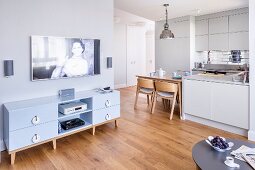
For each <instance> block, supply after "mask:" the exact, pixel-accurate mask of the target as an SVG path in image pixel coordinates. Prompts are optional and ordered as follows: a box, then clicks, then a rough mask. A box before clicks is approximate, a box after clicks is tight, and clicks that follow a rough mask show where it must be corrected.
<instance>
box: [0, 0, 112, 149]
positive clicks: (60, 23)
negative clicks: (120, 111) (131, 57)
mask: <svg viewBox="0 0 255 170" xmlns="http://www.w3.org/2000/svg"><path fill="white" fill-rule="evenodd" d="M0 21H1V24H0V25H1V29H0V37H1V38H0V62H1V63H3V60H4V59H13V60H14V72H15V75H14V76H13V77H11V78H4V77H3V69H0V82H1V84H0V106H1V109H0V139H2V138H3V122H2V120H3V109H2V104H3V103H5V102H9V101H16V100H22V99H28V98H36V97H42V96H48V95H56V94H57V92H58V90H60V89H65V88H75V89H76V91H81V90H88V89H92V88H96V87H104V86H112V87H113V82H114V81H113V70H112V69H109V70H108V69H106V57H107V56H113V52H112V50H113V43H112V37H113V0H104V1H102V0H72V1H70V0H54V1H53V0H37V1H34V0H22V1H16V0H8V1H6V0H0ZM31 35H44V36H60V37H83V38H98V39H101V73H102V74H101V75H99V76H94V77H82V78H72V79H62V80H51V81H37V82H32V81H31V78H30V77H31V72H30V69H31V68H30V36H31ZM2 66H3V65H2V64H1V68H2ZM1 149H3V148H1Z"/></svg>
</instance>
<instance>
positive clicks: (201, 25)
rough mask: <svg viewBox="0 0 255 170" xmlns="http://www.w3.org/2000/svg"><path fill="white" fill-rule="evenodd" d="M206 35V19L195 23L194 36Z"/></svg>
mask: <svg viewBox="0 0 255 170" xmlns="http://www.w3.org/2000/svg"><path fill="white" fill-rule="evenodd" d="M206 34H207V35H208V19H205V20H199V21H196V35H206Z"/></svg>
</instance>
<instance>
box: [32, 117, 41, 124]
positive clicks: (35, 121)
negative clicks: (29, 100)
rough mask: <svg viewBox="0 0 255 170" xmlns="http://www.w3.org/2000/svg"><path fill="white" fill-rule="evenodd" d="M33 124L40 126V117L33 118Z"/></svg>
mask: <svg viewBox="0 0 255 170" xmlns="http://www.w3.org/2000/svg"><path fill="white" fill-rule="evenodd" d="M32 123H33V124H34V125H38V124H39V123H40V118H39V117H38V116H35V117H33V119H32Z"/></svg>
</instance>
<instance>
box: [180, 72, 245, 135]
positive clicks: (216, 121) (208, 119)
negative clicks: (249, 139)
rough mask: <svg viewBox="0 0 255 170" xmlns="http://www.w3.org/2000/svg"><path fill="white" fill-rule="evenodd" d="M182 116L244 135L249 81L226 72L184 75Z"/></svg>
mask: <svg viewBox="0 0 255 170" xmlns="http://www.w3.org/2000/svg"><path fill="white" fill-rule="evenodd" d="M183 117H184V118H185V119H186V120H191V121H195V122H198V123H201V124H205V125H208V126H212V127H215V128H219V129H222V130H225V131H229V132H233V133H237V134H241V135H244V136H247V132H248V129H249V84H248V83H242V82H234V81H232V77H231V76H228V75H203V74H201V75H191V76H187V77H183Z"/></svg>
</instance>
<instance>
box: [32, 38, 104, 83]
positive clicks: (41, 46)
mask: <svg viewBox="0 0 255 170" xmlns="http://www.w3.org/2000/svg"><path fill="white" fill-rule="evenodd" d="M31 56H32V59H31V61H32V81H36V80H49V79H60V78H70V77H81V76H92V75H97V74H100V40H97V39H82V38H63V37H46V36H32V37H31Z"/></svg>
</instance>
